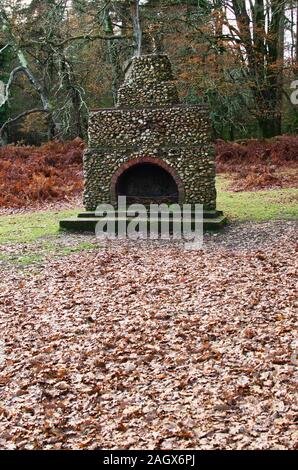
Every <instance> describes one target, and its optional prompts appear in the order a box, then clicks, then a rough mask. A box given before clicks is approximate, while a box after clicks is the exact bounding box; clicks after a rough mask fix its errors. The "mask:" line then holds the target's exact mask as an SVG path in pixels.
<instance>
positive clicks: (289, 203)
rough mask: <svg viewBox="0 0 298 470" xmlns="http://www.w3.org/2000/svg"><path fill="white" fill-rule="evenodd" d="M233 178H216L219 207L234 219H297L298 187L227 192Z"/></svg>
mask: <svg viewBox="0 0 298 470" xmlns="http://www.w3.org/2000/svg"><path fill="white" fill-rule="evenodd" d="M229 184H230V179H229V178H228V177H225V176H219V177H218V178H217V206H218V209H221V210H223V211H224V212H225V214H226V216H227V217H228V219H229V220H231V221H239V222H245V221H255V222H265V221H269V220H297V219H298V189H294V188H290V189H288V188H286V189H276V190H270V191H253V192H231V191H227V187H228V186H229Z"/></svg>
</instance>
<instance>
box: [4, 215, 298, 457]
mask: <svg viewBox="0 0 298 470" xmlns="http://www.w3.org/2000/svg"><path fill="white" fill-rule="evenodd" d="M297 233H298V225H297V222H295V221H267V222H261V223H256V222H244V223H234V224H232V225H230V226H229V227H227V228H226V229H225V231H224V232H223V233H221V234H218V235H206V237H205V244H204V247H203V249H202V250H200V251H186V250H185V249H184V247H183V245H181V244H179V243H177V242H176V243H174V242H151V243H149V244H148V243H144V242H138V243H134V244H132V243H128V242H113V243H111V242H109V243H103V242H99V241H96V240H94V239H93V237H91V236H87V235H85V236H84V235H79V236H78V235H70V234H68V235H66V234H62V235H60V236H58V237H56V238H55V242H54V243H57V244H58V245H56V247H57V246H60V247H61V246H62V248H63V249H66V252H65V253H62V252H61V253H60V255H59V256H53V252H52V254H51V253H50V254H48V256H47V257H45V258H42V259H40V260H37V261H36V262H34V263H29V264H28V265H27V264H26V263H23V264H21V265H20V264H16V263H13V262H11V260H7V259H2V262H1V260H0V270H1V273H2V280H1V286H0V309H1V312H0V313H1V315H0V328H1V331H2V333H1V339H2V341H4V342H5V347H4V344H2V356H1V345H0V362H1V361H2V364H1V363H0V418H1V419H0V423H1V424H0V448H1V449H60V448H62V449H70V448H71V449H75V448H78V449H96V448H103V449H119V448H121V449H136V448H137V449H153V448H155V449H184V448H186V449H193V448H196V449H218V448H220V449H222V448H225V449H294V448H296V449H297V448H298V432H297V422H298V403H297V380H298V370H297V348H298V340H297V311H295V299H296V294H295V287H296V284H295V283H296V280H297V277H295V276H296V275H297V271H296V270H295V259H297ZM33 243H34V246H35V253H36V254H37V255H38V253H39V248H38V247H40V246H41V242H40V240H39V239H37V240H35V241H34V242H33ZM84 244H85V245H84ZM13 246H14V247H15V248H14V249H16V247H17V246H19V247H20V246H21V245H18V244H17V245H11V244H6V245H2V247H1V248H3V252H4V254H5V253H6V251H7V250H8V253H9V252H10V250H12V249H13V248H12V247H13ZM24 246H25V248H24ZM27 246H31V245H27ZM42 246H43V245H42ZM78 246H81V248H80V249H79V250H78V251H77V252H76V247H78ZM67 248H68V250H67ZM22 249H25V250H26V244H25V245H24V243H23V244H22ZM30 249H31V248H30ZM58 251H59V250H58ZM62 251H63V250H62ZM54 252H55V253H57V250H56V249H55V250H54ZM296 306H297V305H296Z"/></svg>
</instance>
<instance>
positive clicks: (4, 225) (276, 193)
mask: <svg viewBox="0 0 298 470" xmlns="http://www.w3.org/2000/svg"><path fill="white" fill-rule="evenodd" d="M229 183H230V180H229V178H228V177H225V176H219V177H218V179H217V190H218V208H219V209H221V210H223V211H224V212H225V214H226V215H227V217H228V219H229V220H230V221H231V222H233V221H238V222H244V221H256V222H262V221H269V220H278V219H282V220H293V219H298V204H297V203H298V189H280V190H272V191H257V192H236V193H233V192H230V191H228V190H227V187H228V186H229ZM79 210H80V209H79V208H77V209H71V210H64V211H44V212H42V211H39V212H29V213H25V214H18V215H8V216H0V264H1V261H2V262H5V261H9V262H12V263H14V264H17V265H20V266H25V265H28V264H39V263H40V262H42V261H43V260H44V259H45V257H46V256H57V257H61V256H67V255H68V254H69V253H72V252H74V251H83V250H89V249H92V248H94V247H95V246H96V245H94V243H91V240H90V242H88V241H86V239H84V240H82V237H73V238H72V240H71V241H69V240H68V239H67V237H65V235H64V234H63V232H62V233H61V232H59V220H60V219H62V218H67V217H72V216H75V215H76V214H77V213H78V211H79ZM1 245H2V250H1ZM8 246H9V247H10V250H7V249H5V248H6V247H8ZM14 247H15V248H14Z"/></svg>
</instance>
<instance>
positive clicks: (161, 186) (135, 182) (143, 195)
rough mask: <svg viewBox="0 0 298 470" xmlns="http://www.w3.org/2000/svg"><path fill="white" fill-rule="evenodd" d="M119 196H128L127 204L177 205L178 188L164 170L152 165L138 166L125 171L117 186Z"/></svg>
mask: <svg viewBox="0 0 298 470" xmlns="http://www.w3.org/2000/svg"><path fill="white" fill-rule="evenodd" d="M116 191H117V196H126V197H127V203H128V204H133V203H139V204H150V203H156V204H161V203H166V204H171V203H176V202H178V200H179V194H178V187H177V184H176V182H175V180H174V179H173V177H172V176H171V175H170V173H168V172H167V171H166V170H164V168H161V167H160V166H158V165H154V164H151V163H142V164H136V165H134V166H133V167H131V168H129V169H128V170H126V171H124V172H123V173H122V175H121V176H120V177H119V179H118V182H117V186H116Z"/></svg>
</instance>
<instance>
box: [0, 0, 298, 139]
mask: <svg viewBox="0 0 298 470" xmlns="http://www.w3.org/2000/svg"><path fill="white" fill-rule="evenodd" d="M137 4H138V1H137V0H136V1H130V0H115V1H107V0H72V1H69V0H43V1H39V0H0V80H1V81H2V82H3V83H2V87H1V89H0V92H1V91H2V97H0V104H1V107H0V126H1V130H0V137H1V141H2V144H3V143H7V142H23V143H26V144H33V145H36V144H40V143H41V142H42V141H47V140H49V139H54V138H55V139H57V138H59V139H60V140H61V139H62V140H66V139H73V138H76V137H81V138H85V137H86V128H87V121H88V112H89V110H90V109H92V108H94V107H110V106H113V104H114V101H115V93H116V90H117V87H118V86H119V84H120V83H121V81H122V80H123V64H124V63H125V61H126V60H127V59H128V58H129V57H131V56H132V55H134V54H136V53H137V49H138V43H139V38H140V34H142V53H146V52H152V51H157V52H165V53H167V54H168V55H169V57H170V58H171V60H172V62H173V65H174V70H175V74H176V77H177V83H178V86H179V90H180V94H181V99H182V100H183V101H185V102H187V103H201V102H204V103H208V104H209V105H210V108H211V115H212V123H213V130H214V135H215V137H216V138H222V139H226V140H235V139H243V138H250V137H256V138H262V137H265V138H268V137H272V136H276V135H281V134H295V133H296V130H297V126H298V107H297V106H296V105H295V104H293V103H292V102H291V98H290V97H291V94H292V93H293V90H292V89H291V83H292V82H293V80H295V79H296V78H298V40H297V38H298V35H297V20H296V19H297V11H298V3H297V1H285V0H270V1H269V0H250V1H247V0H147V1H146V0H144V1H143V2H142V1H141V5H140V13H141V30H142V33H141V31H140V24H139V23H138V21H137V6H138V5H137ZM0 85H1V83H0ZM0 95H1V94H0Z"/></svg>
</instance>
